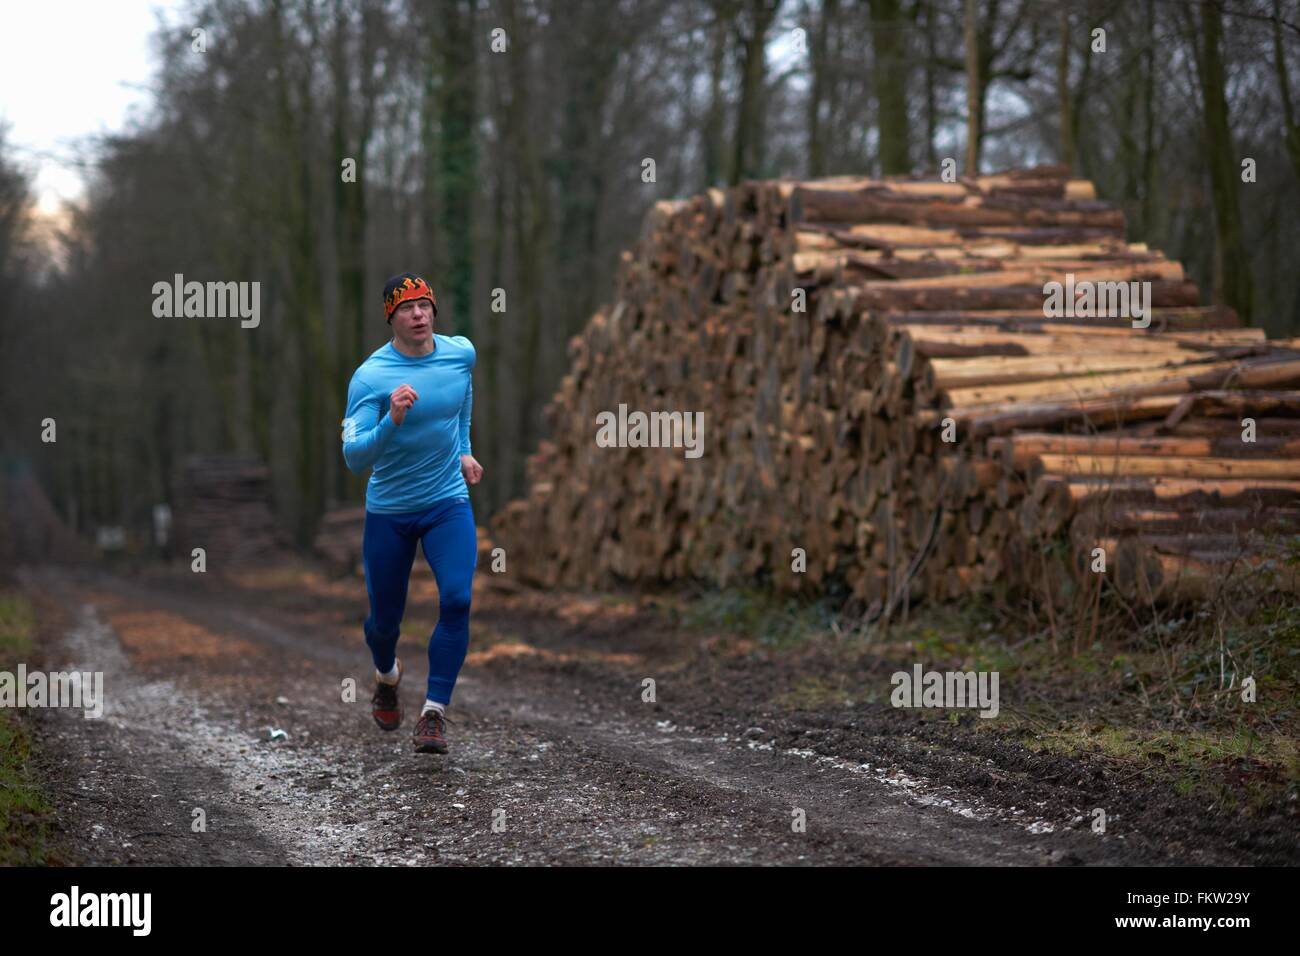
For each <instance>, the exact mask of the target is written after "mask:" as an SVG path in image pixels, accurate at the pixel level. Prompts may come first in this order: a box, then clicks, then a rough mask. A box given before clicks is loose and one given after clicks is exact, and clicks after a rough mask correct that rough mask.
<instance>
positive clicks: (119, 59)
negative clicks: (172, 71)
mask: <svg viewBox="0 0 1300 956" xmlns="http://www.w3.org/2000/svg"><path fill="white" fill-rule="evenodd" d="M177 6H178V2H177V0H34V2H33V0H0V123H5V124H7V125H8V127H9V132H8V136H7V140H8V142H9V143H10V145H11V146H12V147H13V149H14V153H15V155H16V156H17V158H18V159H19V161H20V162H22V163H24V164H25V165H27V166H28V168H30V169H32V170H34V171H35V173H36V180H35V186H36V192H37V208H38V211H39V213H41V214H44V215H46V216H51V215H53V214H54V213H55V212H56V211H57V209H58V207H59V204H60V203H61V201H63V200H75V199H77V198H79V197H80V195H81V192H82V184H81V176H80V173H79V172H78V169H77V166H76V159H77V155H78V151H77V148H76V147H77V143H78V140H80V139H83V138H84V137H86V136H91V135H94V134H97V133H107V132H114V131H117V130H120V129H121V128H122V127H123V126H124V125H125V124H126V122H127V120H128V118H129V117H130V115H131V111H132V110H133V109H136V110H139V109H141V108H142V107H144V106H145V105H146V104H147V102H148V99H149V97H148V92H147V89H146V85H147V83H148V81H149V79H150V77H151V75H152V72H153V63H152V60H151V58H150V55H149V36H150V34H151V33H152V32H153V31H154V29H155V27H156V25H157V17H156V16H155V13H154V11H155V10H161V11H164V13H167V12H169V11H170V12H172V14H173V17H174V11H175V9H176V7H177Z"/></svg>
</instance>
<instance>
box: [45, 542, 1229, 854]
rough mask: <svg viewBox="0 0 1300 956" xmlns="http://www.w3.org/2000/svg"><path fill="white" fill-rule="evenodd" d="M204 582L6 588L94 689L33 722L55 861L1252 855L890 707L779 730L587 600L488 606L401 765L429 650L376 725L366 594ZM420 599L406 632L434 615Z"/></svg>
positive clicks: (697, 660)
mask: <svg viewBox="0 0 1300 956" xmlns="http://www.w3.org/2000/svg"><path fill="white" fill-rule="evenodd" d="M198 577H199V576H189V577H175V576H154V577H152V578H148V579H146V578H140V577H131V578H128V577H122V576H115V575H110V574H108V573H105V572H102V571H93V570H84V569H82V570H69V569H59V568H54V567H42V568H27V569H24V570H22V572H21V573H20V580H21V582H22V584H23V586H24V588H25V589H26V590H27V591H28V592H29V593H31V594H32V595H33V597H34V599H35V600H36V601H37V606H38V613H39V617H40V621H41V629H42V638H43V641H44V646H45V655H46V666H47V667H48V668H49V669H62V668H66V667H77V668H78V669H82V670H102V671H104V674H105V678H104V680H105V697H106V703H105V712H104V716H103V717H102V718H101V719H98V720H94V719H91V720H87V719H84V718H83V717H82V716H81V714H80V712H79V711H75V712H74V711H59V710H48V711H38V712H36V713H37V714H38V715H39V716H38V717H37V721H38V731H37V732H38V733H39V734H40V735H41V737H42V739H43V741H44V752H43V757H42V761H43V767H42V769H43V771H44V773H45V774H46V776H47V778H48V779H51V780H53V781H54V788H55V798H56V801H57V802H58V804H59V809H60V815H61V829H60V833H59V842H58V856H59V857H60V858H62V859H64V860H66V861H67V862H77V863H92V864H118V863H168V864H205V863H212V864H233V863H270V864H285V863H288V864H309V865H310V864H331V865H345V864H349V863H361V864H384V865H423V864H432V863H463V864H473V863H526V864H557V863H558V864H564V863H578V864H592V863H596V864H600V863H615V864H626V863H642V864H645V863H650V864H696V863H741V864H746V863H752V864H823V865H824V864H891V863H910V864H918V863H919V864H930V863H956V864H985V865H986V864H1022V865H1026V864H1027V865H1037V864H1053V863H1066V864H1072V863H1099V862H1112V863H1125V862H1156V863H1163V862H1245V861H1244V860H1241V859H1240V857H1239V855H1238V854H1237V853H1236V851H1235V849H1234V848H1233V847H1232V846H1230V845H1222V846H1217V847H1216V846H1205V845H1195V846H1194V845H1192V844H1191V842H1189V843H1188V844H1187V845H1185V846H1184V845H1182V844H1180V843H1179V842H1178V840H1176V839H1174V840H1171V839H1169V838H1168V837H1167V836H1164V837H1161V836H1159V835H1153V836H1151V837H1150V838H1147V839H1144V838H1143V837H1142V834H1141V831H1140V830H1139V829H1133V828H1132V827H1131V826H1130V825H1128V824H1127V821H1126V819H1125V818H1126V817H1127V816H1128V815H1129V813H1131V812H1132V811H1133V810H1134V809H1136V808H1141V807H1142V806H1143V804H1142V802H1141V800H1142V795H1141V794H1140V793H1135V794H1134V796H1133V800H1134V801H1136V802H1130V804H1129V805H1128V806H1127V807H1125V808H1124V809H1122V810H1121V809H1119V808H1116V809H1115V811H1114V812H1113V813H1112V829H1111V831H1110V832H1109V833H1108V834H1107V835H1106V836H1104V837H1099V836H1098V835H1096V834H1094V833H1092V832H1090V830H1089V828H1088V825H1087V824H1088V820H1087V818H1086V817H1085V814H1086V813H1087V810H1088V804H1089V801H1088V800H1087V799H1086V795H1083V794H1080V793H1079V792H1078V791H1077V789H1075V787H1074V784H1073V781H1071V780H1070V779H1069V778H1070V777H1071V775H1073V774H1077V773H1082V774H1088V773H1090V772H1091V770H1090V769H1089V768H1087V767H1075V766H1072V765H1069V764H1068V763H1067V764H1061V763H1060V762H1059V758H1058V759H1057V762H1055V763H1053V762H1052V761H1051V760H1050V759H1048V758H1044V760H1043V762H1042V763H1041V764H1038V765H1031V766H1026V767H1016V766H1014V761H1012V760H1009V759H1006V758H1005V755H999V754H982V753H979V752H978V750H975V751H973V752H972V750H971V748H965V749H963V748H957V747H944V746H935V745H933V744H932V743H927V742H926V741H924V740H923V739H922V740H921V742H920V744H918V743H917V738H916V736H915V735H914V734H908V733H904V732H902V731H900V730H899V729H898V728H899V726H900V724H899V718H900V716H901V715H900V714H899V713H898V712H896V711H894V712H888V708H885V711H886V712H885V713H870V712H868V713H863V712H861V711H852V712H849V713H845V712H844V711H843V710H841V711H839V712H828V713H816V712H814V713H809V714H806V715H803V716H801V717H799V718H798V719H793V718H792V717H791V716H790V714H788V713H783V712H781V711H778V710H774V709H772V708H770V707H769V706H768V704H767V703H766V701H767V697H766V695H764V694H763V693H761V692H758V691H756V690H755V688H753V687H747V686H746V685H745V683H744V682H743V681H742V680H739V679H736V680H732V679H731V676H732V675H731V674H729V672H728V671H727V670H726V666H725V661H726V660H727V657H728V654H729V653H730V649H728V648H721V647H715V646H707V647H704V648H701V647H700V646H699V639H698V636H694V635H685V634H682V633H677V632H674V631H671V630H668V629H665V628H664V627H663V626H661V625H654V624H652V623H649V622H648V621H647V619H646V618H645V616H644V615H641V614H638V613H635V612H628V611H626V610H625V609H618V608H609V607H601V606H600V605H599V604H598V603H595V602H589V601H583V600H581V599H577V598H574V599H563V598H561V599H558V600H557V599H551V600H549V602H543V603H542V604H538V603H537V602H529V601H526V600H525V601H521V600H518V599H509V598H504V597H500V596H494V595H493V594H491V593H490V592H489V593H484V594H482V595H480V593H479V592H477V591H476V595H475V612H474V618H473V623H472V644H471V657H470V659H469V661H468V662H467V664H466V667H465V670H464V671H463V673H462V677H461V682H460V683H459V684H458V686H457V690H456V697H455V700H454V702H453V707H452V709H451V711H450V712H449V714H450V717H451V720H452V722H451V723H450V725H449V739H450V742H451V747H452V751H451V753H450V754H449V755H448V756H445V757H436V756H431V755H420V754H415V753H413V752H412V751H411V748H410V740H409V734H410V732H411V727H412V725H413V717H414V714H415V710H417V709H418V706H419V701H420V700H421V698H422V690H423V680H422V678H423V676H424V670H425V664H424V656H423V649H422V647H421V646H420V644H419V643H418V642H408V640H407V638H406V637H405V636H404V637H403V643H402V644H401V645H400V646H399V655H400V656H402V657H403V659H404V660H405V661H406V663H407V665H408V675H409V676H408V678H407V680H406V681H404V683H403V687H402V698H403V702H404V704H405V706H406V708H407V713H406V719H405V721H404V723H403V726H402V728H401V730H399V731H398V732H396V733H393V734H385V733H383V732H382V731H380V730H378V728H376V727H375V725H374V724H373V722H372V721H371V719H370V716H369V696H370V691H371V672H370V669H369V666H368V655H367V653H366V651H365V648H364V645H363V644H362V643H361V639H360V627H359V618H358V617H357V615H359V614H360V615H364V610H365V594H364V586H363V585H361V584H360V583H359V582H355V581H349V582H344V583H339V584H330V585H322V586H321V587H320V588H319V589H317V590H315V591H314V592H312V593H303V592H301V591H298V590H294V589H284V588H276V587H255V586H254V587H243V588H236V587H235V586H234V585H232V584H230V583H228V582H217V581H213V582H211V583H209V582H208V581H205V580H200V581H196V580H195V578H198ZM428 587H429V586H428V585H427V584H426V585H421V586H418V587H417V586H413V594H412V598H413V604H412V606H411V609H408V615H414V614H415V613H416V610H415V609H418V608H419V607H421V606H432V605H431V604H429V603H428V601H427V599H428ZM417 621H419V619H418V618H416V617H409V616H408V625H410V630H411V631H413V632H414V633H415V634H416V635H419V636H423V635H424V634H427V628H425V627H424V626H423V624H420V625H419V626H416V625H417ZM424 623H429V622H424ZM718 661H722V662H723V664H721V665H718V666H715V662H718ZM719 667H721V668H722V669H719ZM736 673H737V674H740V673H743V674H746V675H752V674H754V673H759V674H761V673H762V668H761V667H760V668H757V670H756V669H755V668H754V667H752V666H747V667H746V668H745V669H744V670H743V671H737V672H736ZM647 677H649V678H653V679H654V680H655V681H656V694H657V698H658V702H657V703H646V702H645V701H643V699H642V689H643V680H644V679H645V678H647ZM348 678H352V679H353V680H355V681H356V687H357V693H356V701H355V702H345V701H344V700H343V694H342V692H341V688H342V686H343V684H344V681H345V680H346V679H348ZM274 731H281V732H282V733H274V734H273V732H274ZM273 736H274V737H275V738H276V739H272V738H273ZM1062 767H1063V768H1064V769H1062ZM1058 771H1060V773H1058ZM1053 776H1057V777H1063V778H1064V779H1061V780H1059V781H1058V783H1057V784H1055V785H1054V784H1052V783H1051V779H1052V778H1053ZM1044 778H1045V779H1046V781H1047V782H1044ZM1080 782H1082V781H1080ZM1076 802H1077V803H1078V805H1077V806H1076V805H1075V804H1076ZM196 810H201V811H202V814H203V818H204V821H205V823H206V830H205V831H201V832H195V829H194V827H193V825H192V824H193V821H194V819H195V814H196ZM798 811H802V814H803V816H804V818H805V819H806V830H805V831H804V832H797V831H795V830H794V829H793V828H792V821H793V820H794V819H795V816H796V813H797V812H798Z"/></svg>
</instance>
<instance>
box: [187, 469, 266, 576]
mask: <svg viewBox="0 0 1300 956" xmlns="http://www.w3.org/2000/svg"><path fill="white" fill-rule="evenodd" d="M176 491H177V501H176V508H175V517H174V520H175V523H176V530H175V541H176V547H177V549H178V553H179V554H181V556H182V557H183V558H185V560H187V561H188V560H189V558H190V552H191V550H192V549H194V548H203V549H204V551H205V553H206V556H207V560H208V566H209V567H210V568H213V567H216V566H221V567H229V566H230V565H232V564H234V563H237V562H244V561H260V560H263V559H266V558H268V557H271V556H273V555H275V554H276V553H278V552H279V551H281V550H282V549H283V548H284V546H285V545H286V544H287V541H286V540H285V538H284V536H283V535H282V534H281V533H280V532H279V531H278V530H277V528H276V524H275V515H274V514H273V513H272V510H271V470H270V469H269V468H268V467H267V466H266V464H265V463H264V462H262V461H261V460H259V459H257V458H248V457H241V456H224V455H191V456H189V457H187V458H186V459H185V460H184V461H183V462H182V464H181V472H180V475H179V477H178V480H177V482H176ZM214 563H215V564H214Z"/></svg>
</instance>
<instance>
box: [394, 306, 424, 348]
mask: <svg viewBox="0 0 1300 956" xmlns="http://www.w3.org/2000/svg"><path fill="white" fill-rule="evenodd" d="M393 328H394V329H395V330H396V331H397V334H398V335H400V336H401V337H402V338H403V339H404V340H406V341H414V342H423V341H426V340H427V339H429V337H430V336H432V335H433V303H432V302H430V301H429V300H428V299H414V300H412V301H410V302H403V303H402V304H401V305H399V306H398V307H397V308H396V309H395V310H394V311H393Z"/></svg>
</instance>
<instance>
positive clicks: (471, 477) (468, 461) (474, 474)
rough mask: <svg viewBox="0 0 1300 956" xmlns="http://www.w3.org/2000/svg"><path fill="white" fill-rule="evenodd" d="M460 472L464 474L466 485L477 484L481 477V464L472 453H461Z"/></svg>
mask: <svg viewBox="0 0 1300 956" xmlns="http://www.w3.org/2000/svg"><path fill="white" fill-rule="evenodd" d="M460 473H461V474H462V475H464V476H465V483H466V484H467V485H477V484H478V483H479V479H480V478H482V477H483V466H482V465H480V464H479V463H478V462H477V461H475V460H474V456H473V455H461V456H460Z"/></svg>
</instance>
